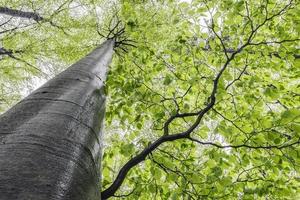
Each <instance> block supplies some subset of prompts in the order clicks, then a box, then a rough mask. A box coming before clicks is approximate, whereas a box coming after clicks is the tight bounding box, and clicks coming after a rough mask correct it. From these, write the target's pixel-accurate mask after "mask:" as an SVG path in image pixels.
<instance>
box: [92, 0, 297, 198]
mask: <svg viewBox="0 0 300 200" xmlns="http://www.w3.org/2000/svg"><path fill="white" fill-rule="evenodd" d="M120 5H121V8H120V9H121V10H120V16H121V19H122V21H123V22H124V23H125V24H126V25H127V28H126V33H127V34H128V36H129V38H130V39H131V40H134V41H136V45H135V46H136V48H132V49H130V51H128V50H127V49H124V53H120V56H119V57H116V58H115V59H114V60H113V63H112V67H111V70H110V72H109V77H108V80H107V83H106V85H107V87H108V89H107V91H108V102H109V103H108V110H107V113H106V123H107V128H106V130H107V134H105V135H104V137H105V141H106V144H105V146H106V147H105V150H104V155H103V167H102V176H103V179H102V180H103V181H102V185H103V189H102V197H103V198H104V199H105V198H109V197H126V198H127V199H137V198H138V199H180V198H182V199H221V198H223V199H270V198H271V199H295V198H298V196H297V195H298V193H299V189H298V188H299V158H298V157H299V156H298V154H299V130H300V129H299V126H300V125H299V122H300V121H299V116H300V112H299V86H298V85H299V70H298V68H299V23H298V22H299V20H300V19H299V16H298V15H297V13H298V12H299V10H300V9H299V3H298V2H296V1H266V2H264V1H262V2H261V1H251V2H250V1H230V0H228V1H221V2H220V1H193V2H191V3H187V2H173V1H162V2H160V1H159V2H157V1H151V2H142V3H136V2H131V1H122V2H121V4H120ZM92 7H93V6H92ZM95 7H96V6H95ZM150 19H151V20H150ZM98 31H99V29H98ZM101 31H102V30H101V29H100V32H99V35H100V36H101V35H103V34H102V33H101ZM120 50H121V51H122V49H120Z"/></svg>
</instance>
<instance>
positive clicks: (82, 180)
mask: <svg viewBox="0 0 300 200" xmlns="http://www.w3.org/2000/svg"><path fill="white" fill-rule="evenodd" d="M113 46H114V40H107V41H106V42H104V43H103V44H102V45H101V46H99V47H98V48H96V49H95V50H94V51H92V52H91V53H90V54H88V55H87V56H86V57H85V58H83V59H81V60H80V61H78V62H77V63H75V64H74V65H72V66H71V67H70V68H68V69H67V70H65V71H64V72H62V73H61V74H59V75H57V76H56V77H55V78H53V79H52V80H50V81H48V82H47V83H46V84H44V85H43V86H42V87H40V88H39V89H37V90H36V91H34V92H33V93H32V94H31V95H29V96H28V97H26V98H25V99H24V100H22V101H21V102H19V103H18V104H17V105H16V106H14V107H13V108H11V109H10V110H9V111H7V112H6V113H5V114H3V115H2V116H1V117H0V200H15V199H18V200H25V199H26V200H27V199H28V200H29V199H32V200H46V199H47V200H48V199H53V200H54V199H55V200H67V199H68V200H85V199H87V200H89V199H91V200H92V199H93V200H94V199H97V200H99V199H100V188H99V183H100V180H99V177H100V175H99V165H100V156H101V129H102V126H103V125H102V122H103V118H104V113H105V94H104V89H105V88H104V87H105V85H104V81H105V79H106V73H107V70H108V65H109V64H110V62H111V59H112V54H113Z"/></svg>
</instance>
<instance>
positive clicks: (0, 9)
mask: <svg viewBox="0 0 300 200" xmlns="http://www.w3.org/2000/svg"><path fill="white" fill-rule="evenodd" d="M0 14H5V15H9V16H12V17H22V18H27V19H33V20H34V21H36V22H39V21H42V20H44V18H43V17H42V16H40V15H39V14H38V13H35V12H26V11H21V10H16V9H11V8H8V7H0Z"/></svg>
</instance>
